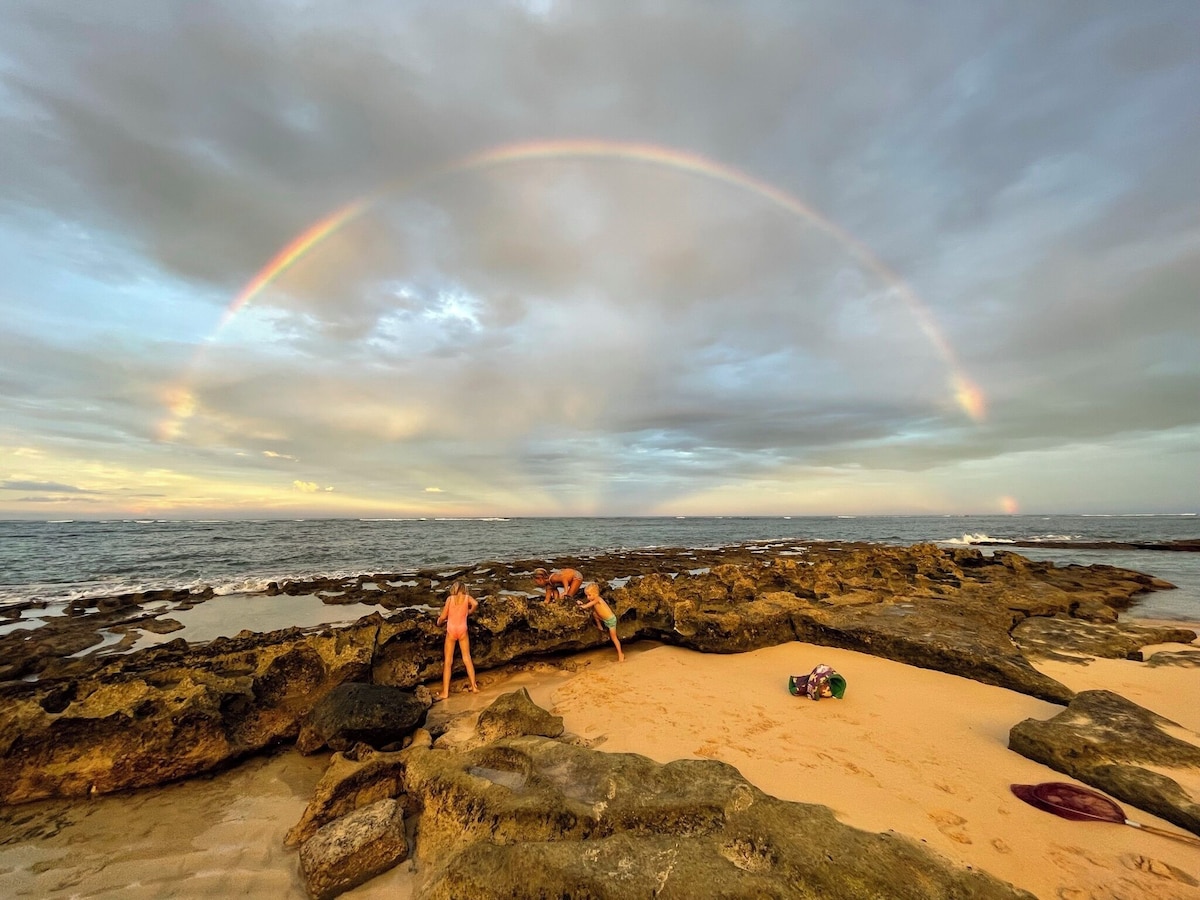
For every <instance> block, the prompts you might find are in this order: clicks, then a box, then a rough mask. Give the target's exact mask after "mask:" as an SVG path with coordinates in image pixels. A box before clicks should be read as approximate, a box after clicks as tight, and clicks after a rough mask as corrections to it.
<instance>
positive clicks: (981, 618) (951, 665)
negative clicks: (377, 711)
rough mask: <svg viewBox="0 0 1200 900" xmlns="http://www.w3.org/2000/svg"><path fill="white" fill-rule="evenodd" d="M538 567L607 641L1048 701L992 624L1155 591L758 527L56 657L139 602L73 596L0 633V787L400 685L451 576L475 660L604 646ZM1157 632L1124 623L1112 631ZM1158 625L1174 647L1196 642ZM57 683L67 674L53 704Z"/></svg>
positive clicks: (285, 734)
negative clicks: (896, 668) (602, 601)
mask: <svg viewBox="0 0 1200 900" xmlns="http://www.w3.org/2000/svg"><path fill="white" fill-rule="evenodd" d="M543 562H545V563H550V564H552V565H555V566H556V567H562V566H563V565H574V566H575V567H582V568H583V570H584V571H585V573H586V574H587V575H588V577H589V578H594V579H596V580H597V581H603V582H604V583H605V584H609V585H617V584H619V585H621V586H620V587H615V588H612V589H610V590H608V592H607V594H606V596H607V598H608V599H609V600H610V602H611V603H612V604H613V605H614V609H615V610H616V612H617V616H618V626H617V627H618V632H619V634H620V636H621V639H622V640H623V641H629V640H635V639H637V638H639V637H641V638H650V639H654V640H660V641H663V642H665V643H670V644H675V645H679V646H684V647H691V648H694V649H697V650H703V651H707V652H738V651H741V650H748V649H755V648H758V647H765V646H769V645H772V644H777V643H781V642H786V641H792V640H805V641H812V642H814V643H818V644H824V645H828V646H837V647H845V648H848V649H854V650H859V651H862V652H866V653H871V654H875V655H877V656H883V657H886V658H889V659H895V660H898V661H901V662H904V663H908V664H910V665H915V666H921V667H924V668H929V669H936V670H939V671H945V672H950V673H953V674H956V675H960V676H963V677H966V678H973V679H975V680H977V681H982V682H985V683H988V684H995V685H999V686H1001V687H1005V688H1008V689H1011V690H1016V691H1021V692H1023V693H1027V694H1030V695H1032V696H1036V697H1041V698H1043V699H1047V700H1051V701H1054V702H1059V703H1065V702H1066V701H1067V700H1069V699H1070V698H1071V696H1072V692H1071V691H1070V690H1068V689H1067V688H1066V687H1065V686H1064V685H1062V684H1060V683H1059V682H1057V681H1054V680H1053V679H1050V678H1048V677H1046V676H1044V675H1042V674H1040V673H1039V672H1037V671H1036V670H1035V669H1034V668H1033V667H1032V666H1031V665H1030V664H1029V662H1028V660H1027V659H1026V654H1025V652H1023V651H1022V648H1021V647H1020V646H1018V644H1015V643H1014V642H1013V640H1012V638H1011V637H1010V634H1009V633H1010V631H1012V630H1013V629H1014V626H1016V625H1018V624H1020V623H1022V622H1025V621H1028V620H1030V617H1045V616H1055V617H1057V618H1061V619H1062V620H1064V621H1071V618H1070V617H1071V615H1072V613H1073V611H1077V610H1078V609H1080V608H1082V607H1083V606H1084V605H1086V604H1092V603H1100V604H1103V605H1105V606H1108V607H1110V608H1113V609H1117V608H1123V607H1124V606H1127V605H1128V604H1129V603H1130V602H1131V598H1132V597H1134V596H1135V595H1136V594H1137V593H1139V592H1141V591H1144V590H1150V589H1152V588H1153V585H1150V584H1148V582H1149V581H1150V579H1147V578H1146V577H1145V576H1139V575H1138V574H1137V573H1134V572H1128V571H1125V570H1120V569H1112V568H1111V567H1098V566H1096V567H1081V566H1067V567H1061V568H1060V567H1057V566H1055V565H1053V564H1052V563H1043V562H1031V561H1029V560H1025V559H1024V558H1023V557H1019V556H1017V555H1016V554H1012V553H1006V554H996V558H993V557H985V556H983V555H982V554H980V553H979V552H978V551H975V550H968V549H965V548H957V549H955V550H953V551H944V550H940V549H939V548H937V547H935V546H933V545H928V544H925V545H916V546H913V547H885V546H871V545H853V544H804V543H803V542H791V543H788V542H773V543H771V544H770V546H769V547H768V546H765V545H763V546H759V545H753V544H752V545H743V546H740V547H727V548H722V549H719V550H712V549H698V550H680V551H665V550H656V551H636V552H628V553H620V554H612V555H608V556H603V557H594V558H589V559H587V560H586V561H580V560H577V559H572V558H567V559H561V560H555V561H548V560H546V561H542V560H538V561H521V560H518V561H516V562H513V563H510V564H508V565H507V566H505V565H503V564H500V563H492V564H488V566H486V567H470V568H467V569H464V570H463V571H461V572H457V573H445V572H438V571H435V570H422V571H420V572H417V573H410V574H402V575H401V574H397V575H386V574H377V575H374V576H372V583H373V584H375V585H377V586H379V587H380V588H381V590H380V591H374V590H370V591H367V590H362V584H363V583H364V582H362V581H361V580H350V581H347V580H345V579H337V580H333V579H325V580H317V581H313V582H287V583H285V584H284V585H282V586H276V588H275V589H274V592H276V593H280V592H282V593H288V594H296V593H314V592H315V591H317V590H325V589H328V590H341V589H346V590H353V591H359V592H360V593H361V594H362V596H363V597H364V599H366V600H367V601H368V602H372V603H374V602H376V601H377V600H378V599H379V595H380V593H386V594H387V595H388V596H399V594H398V593H395V592H407V593H405V594H404V596H405V597H406V598H407V599H408V600H409V602H411V603H420V604H422V606H423V607H424V608H412V607H409V608H405V609H401V610H399V611H397V612H395V613H393V614H391V615H389V616H388V617H387V618H386V619H385V618H382V617H380V616H379V615H377V614H372V615H371V616H367V617H364V618H363V619H360V620H359V622H358V623H356V624H355V625H352V626H348V627H345V628H339V629H308V630H306V631H301V630H299V629H287V630H283V631H278V632H273V633H270V634H264V635H255V634H251V633H249V632H246V633H244V634H243V635H240V636H239V637H237V638H233V639H228V638H223V639H218V640H216V641H213V642H211V643H209V644H207V645H202V646H189V645H188V644H187V643H185V642H184V641H182V640H176V641H172V642H170V643H167V644H163V645H161V646H158V647H152V648H147V649H145V650H141V651H137V652H135V653H132V654H129V655H115V654H114V655H112V656H105V657H83V658H78V659H71V658H63V657H62V656H61V653H62V649H61V648H62V647H72V648H74V649H72V650H71V652H74V651H75V650H78V649H81V647H86V646H89V645H90V644H92V643H98V642H99V640H100V638H99V635H98V633H97V630H96V629H97V628H98V627H104V628H118V627H123V626H126V625H130V624H135V623H137V622H138V621H139V620H141V619H144V618H145V617H146V615H147V614H146V612H145V611H142V610H141V609H140V608H138V607H136V604H135V605H134V606H133V608H132V610H131V609H125V608H124V605H123V608H122V610H118V611H115V612H110V613H104V614H101V613H98V612H87V611H86V610H84V611H82V612H80V613H79V614H78V615H75V616H59V617H57V618H55V619H54V620H52V621H50V622H48V623H47V624H46V625H44V626H43V627H42V628H39V629H37V631H36V632H34V633H33V635H30V634H29V633H28V632H22V631H15V632H10V633H9V634H5V635H0V660H4V662H3V663H0V678H5V677H7V678H10V679H16V678H19V677H27V676H29V675H30V674H38V673H40V678H39V680H38V681H36V682H27V681H15V680H14V681H10V682H8V683H6V684H0V798H3V799H4V801H6V802H11V803H16V802H24V801H26V800H32V799H38V798H43V797H51V796H80V795H83V794H86V793H89V792H106V791H114V790H122V789H127V788H135V787H140V786H145V785H150V784H159V783H162V782H164V781H169V780H172V779H175V778H182V777H187V776H189V775H193V774H197V773H199V772H203V771H208V770H211V769H213V768H216V767H217V766H220V765H222V764H225V763H228V762H229V761H231V760H234V759H237V758H238V757H240V756H243V755H245V754H247V753H253V752H255V751H257V750H261V749H263V748H265V747H267V746H270V745H271V744H273V743H276V742H279V741H289V740H295V739H296V737H297V735H298V734H299V731H300V721H301V719H302V718H303V717H304V716H305V715H306V714H307V713H308V712H309V711H310V710H311V709H312V707H313V706H314V704H316V703H317V702H318V701H320V700H321V698H322V697H323V696H324V695H325V694H326V693H328V692H329V691H330V690H332V689H333V688H334V687H335V686H337V685H338V684H341V683H343V682H346V681H369V682H373V683H375V684H379V685H392V686H395V687H399V688H405V689H411V688H414V687H416V686H418V685H422V684H423V683H425V682H430V681H435V680H436V679H438V678H439V677H440V675H441V669H442V659H443V657H442V648H443V644H444V639H445V632H444V630H443V629H440V628H438V627H437V625H436V612H432V611H430V609H429V607H432V608H434V609H437V608H440V605H441V604H440V602H439V600H438V598H437V596H436V595H435V592H436V591H440V590H442V589H443V588H444V581H445V579H447V578H448V577H449V576H450V575H453V576H454V577H463V578H464V579H466V580H467V581H468V583H469V584H471V585H472V586H474V585H475V583H476V582H478V584H480V585H483V586H486V589H487V591H488V592H489V593H482V592H479V591H478V590H477V594H478V596H479V600H480V605H479V609H478V610H477V612H476V613H475V614H474V615H473V616H472V617H471V625H470V628H471V650H472V656H473V657H474V660H475V665H476V668H477V670H479V671H484V670H487V669H492V668H496V667H499V666H503V665H508V664H510V663H513V662H516V661H520V660H528V659H535V658H538V657H543V656H547V655H551V654H558V655H561V654H570V653H575V652H577V651H580V650H585V649H590V648H594V647H599V646H601V645H602V644H604V643H606V642H607V638H606V637H605V636H603V635H599V634H597V632H596V630H595V629H594V628H593V627H592V626H591V619H590V617H589V616H588V615H587V614H586V613H583V612H580V611H579V610H578V609H577V608H575V607H574V606H573V605H571V604H565V603H542V602H540V600H539V599H538V598H537V596H534V597H532V598H531V597H530V596H529V591H528V588H530V586H531V585H532V581H531V572H532V569H533V568H534V566H535V565H540V564H542V563H543ZM130 596H131V597H132V596H133V595H130ZM196 596H197V595H187V597H189V598H195V597H196ZM215 602H220V601H215ZM280 602H285V601H283V600H281V601H280ZM125 605H127V604H125ZM1056 621H1057V619H1056ZM1026 627H1027V628H1029V629H1031V628H1032V626H1026ZM1022 633H1024V632H1022ZM1166 633H1167V632H1144V633H1132V635H1133V636H1132V637H1131V639H1130V646H1131V647H1133V646H1136V644H1137V642H1138V641H1144V642H1145V643H1147V644H1148V643H1152V642H1153V641H1154V640H1156V639H1157V640H1162V639H1167V638H1163V637H1162V635H1163V634H1166ZM39 634H40V635H44V637H39V636H38V635H39ZM1170 634H1172V635H1178V636H1177V637H1170V638H1169V639H1170V640H1177V641H1185V642H1187V641H1191V640H1192V639H1193V638H1194V637H1195V635H1194V633H1193V632H1189V631H1186V630H1175V631H1172V632H1170ZM1155 636H1157V637H1155ZM1048 639H1049V638H1048ZM1062 639H1063V640H1065V639H1066V638H1065V637H1063V638H1062ZM56 641H57V642H58V644H57V646H58V647H59V649H58V650H57V652H56V651H54V650H52V649H51V648H52V647H54V646H56V644H55V642H56ZM1039 652H1040V651H1039ZM64 685H71V686H72V687H71V691H70V693H69V696H70V699H69V700H66V699H64V698H66V697H67V696H68V692H65V691H64V690H63V688H64ZM64 704H65V705H64ZM180 748H184V749H182V750H181V749H180Z"/></svg>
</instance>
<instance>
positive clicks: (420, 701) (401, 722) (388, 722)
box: [296, 682, 431, 753]
mask: <svg viewBox="0 0 1200 900" xmlns="http://www.w3.org/2000/svg"><path fill="white" fill-rule="evenodd" d="M424 693H425V696H424V697H423V698H421V697H417V696H416V695H414V694H412V693H409V692H408V691H406V690H404V689H403V688H398V687H392V686H390V685H386V684H363V683H359V682H348V683H345V684H339V685H338V686H337V687H335V688H333V690H331V691H329V692H328V693H327V694H326V695H325V696H324V697H323V698H321V700H320V701H318V702H317V704H316V705H315V706H314V707H313V708H312V711H311V712H309V713H308V714H307V715H306V716H305V717H304V718H303V720H302V721H301V723H300V735H299V737H298V738H297V740H296V747H297V749H299V750H300V752H301V753H316V752H317V751H318V750H320V749H321V748H323V747H326V746H327V747H329V748H330V749H331V750H348V749H349V748H350V747H352V746H353V745H354V744H358V743H363V744H367V745H369V746H371V747H375V748H377V749H382V748H384V747H387V746H388V745H390V744H397V745H398V744H399V742H400V741H402V740H403V739H404V738H405V737H407V736H408V735H409V734H411V733H412V731H413V729H415V728H416V727H417V726H418V725H419V724H420V723H421V720H422V719H423V718H424V717H425V713H426V711H427V710H428V709H429V707H430V705H431V700H430V698H429V695H428V691H425V692H424ZM397 749H398V748H397Z"/></svg>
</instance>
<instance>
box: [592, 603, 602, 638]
mask: <svg viewBox="0 0 1200 900" xmlns="http://www.w3.org/2000/svg"><path fill="white" fill-rule="evenodd" d="M592 621H593V622H595V623H596V630H597V631H598V632H600V633H601V634H604V620H603V619H601V618H600V613H598V612H596V609H595V607H592Z"/></svg>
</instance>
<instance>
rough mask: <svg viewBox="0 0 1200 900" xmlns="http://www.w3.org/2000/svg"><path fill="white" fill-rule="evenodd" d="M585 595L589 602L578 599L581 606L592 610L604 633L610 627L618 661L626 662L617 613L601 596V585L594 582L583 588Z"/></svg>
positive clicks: (601, 631) (609, 633) (597, 626)
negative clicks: (619, 635) (619, 633)
mask: <svg viewBox="0 0 1200 900" xmlns="http://www.w3.org/2000/svg"><path fill="white" fill-rule="evenodd" d="M583 595H584V596H585V597H587V599H588V602H587V603H584V602H583V601H582V600H580V601H578V606H579V608H580V609H590V610H591V611H592V620H593V621H594V622H595V623H596V628H597V630H599V631H600V633H601V634H603V633H604V629H606V628H607V629H608V636H609V637H611V638H612V642H613V646H614V647H616V648H617V662H625V651H623V650H622V649H621V641H620V640H619V639H618V638H617V614H616V613H614V612H613V611H612V607H611V606H609V605H608V604H607V603H605V602H604V599H603V598H602V597H601V596H600V586H599V585H597V584H595V583H594V582H593V583H591V584H589V585H588V586H587V587H585V588H584V589H583Z"/></svg>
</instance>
